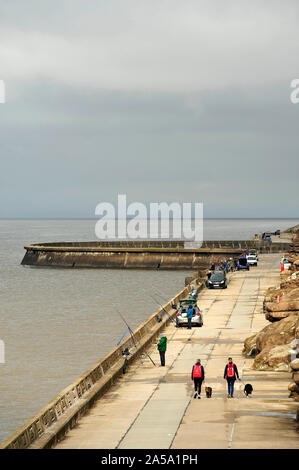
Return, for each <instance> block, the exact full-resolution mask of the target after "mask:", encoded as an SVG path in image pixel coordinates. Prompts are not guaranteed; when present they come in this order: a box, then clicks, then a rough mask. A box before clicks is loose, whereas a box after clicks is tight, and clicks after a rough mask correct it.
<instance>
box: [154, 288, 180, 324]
mask: <svg viewBox="0 0 299 470" xmlns="http://www.w3.org/2000/svg"><path fill="white" fill-rule="evenodd" d="M149 296H150V297H151V298H152V299H153V300H154V301H155V302H156V303H157V304H158V305H159V307H160V308H161V309H162V313H161V315H160V316H159V317H158V322H159V323H160V322H161V321H162V315H163V313H166V315H167V316H168V319H169V321H171V322H172V323H174V321H173V319H172V318H171V316H170V315H169V313H168V312H167V310H165V308H164V307H162V305H161V304H160V303H159V302H158V301H157V299H155V297H154V296H152V295H151V294H149Z"/></svg>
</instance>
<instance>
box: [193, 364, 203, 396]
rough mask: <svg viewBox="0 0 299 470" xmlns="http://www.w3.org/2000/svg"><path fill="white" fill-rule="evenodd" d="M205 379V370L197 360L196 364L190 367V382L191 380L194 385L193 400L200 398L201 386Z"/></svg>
mask: <svg viewBox="0 0 299 470" xmlns="http://www.w3.org/2000/svg"><path fill="white" fill-rule="evenodd" d="M204 378H205V370H204V368H203V366H202V365H201V362H200V359H197V361H196V363H195V364H194V366H193V367H192V372H191V380H193V383H194V391H195V393H194V396H193V398H196V397H197V398H200V393H201V384H202V383H203V381H204Z"/></svg>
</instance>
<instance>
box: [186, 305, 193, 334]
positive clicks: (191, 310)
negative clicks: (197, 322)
mask: <svg viewBox="0 0 299 470" xmlns="http://www.w3.org/2000/svg"><path fill="white" fill-rule="evenodd" d="M192 317H193V307H192V305H189V307H188V311H187V318H188V330H191V328H192V325H191V322H192Z"/></svg>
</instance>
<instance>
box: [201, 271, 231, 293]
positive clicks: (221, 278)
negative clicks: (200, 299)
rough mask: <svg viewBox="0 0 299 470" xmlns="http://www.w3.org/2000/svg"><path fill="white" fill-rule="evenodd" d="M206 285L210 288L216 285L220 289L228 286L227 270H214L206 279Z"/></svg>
mask: <svg viewBox="0 0 299 470" xmlns="http://www.w3.org/2000/svg"><path fill="white" fill-rule="evenodd" d="M206 286H207V287H208V289H214V288H215V287H217V288H219V289H226V288H227V279H226V275H225V271H214V272H213V273H212V274H211V276H210V277H209V279H207V281H206Z"/></svg>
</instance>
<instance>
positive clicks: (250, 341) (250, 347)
mask: <svg viewBox="0 0 299 470" xmlns="http://www.w3.org/2000/svg"><path fill="white" fill-rule="evenodd" d="M256 337H257V334H255V335H252V336H249V337H248V338H246V339H245V341H244V348H243V351H242V354H244V355H245V356H255V354H256Z"/></svg>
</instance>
